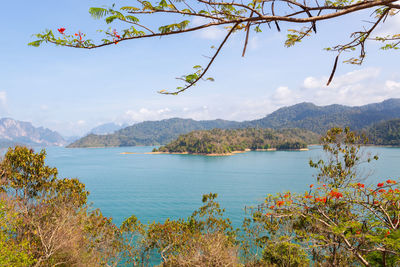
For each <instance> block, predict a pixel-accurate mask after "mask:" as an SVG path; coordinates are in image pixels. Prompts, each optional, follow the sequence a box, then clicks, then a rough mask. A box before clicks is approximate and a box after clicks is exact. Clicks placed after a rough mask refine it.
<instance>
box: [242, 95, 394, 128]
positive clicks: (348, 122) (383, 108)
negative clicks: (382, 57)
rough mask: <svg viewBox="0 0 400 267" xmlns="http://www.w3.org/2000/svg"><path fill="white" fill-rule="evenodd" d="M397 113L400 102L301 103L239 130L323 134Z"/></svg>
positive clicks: (392, 116)
mask: <svg viewBox="0 0 400 267" xmlns="http://www.w3.org/2000/svg"><path fill="white" fill-rule="evenodd" d="M399 114H400V100H399V99H388V100H386V101H383V102H381V103H374V104H368V105H364V106H359V107H349V106H342V105H329V106H316V105H314V104H312V103H300V104H296V105H293V106H289V107H283V108H280V109H278V110H277V111H275V112H273V113H271V114H269V115H268V116H266V117H264V118H262V119H259V120H253V121H248V122H245V123H243V125H241V127H242V128H244V127H260V128H273V129H284V128H301V129H307V130H310V131H313V132H315V133H318V134H321V135H323V134H325V133H326V131H328V130H329V129H331V128H332V127H346V126H348V127H350V128H351V129H352V130H362V129H365V128H368V127H369V126H371V125H372V124H374V123H378V122H380V121H383V120H391V119H395V118H399V116H400V115H399Z"/></svg>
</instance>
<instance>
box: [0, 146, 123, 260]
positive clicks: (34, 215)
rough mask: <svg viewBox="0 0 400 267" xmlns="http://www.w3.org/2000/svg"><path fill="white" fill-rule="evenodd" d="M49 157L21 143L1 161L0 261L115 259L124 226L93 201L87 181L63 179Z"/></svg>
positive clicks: (10, 150)
mask: <svg viewBox="0 0 400 267" xmlns="http://www.w3.org/2000/svg"><path fill="white" fill-rule="evenodd" d="M45 156H46V153H45V151H44V150H42V151H41V152H39V153H35V152H34V151H33V150H32V149H28V148H26V147H21V146H17V147H15V148H9V150H8V151H7V153H6V155H5V157H4V159H3V161H2V162H1V164H0V170H1V178H0V181H1V183H0V249H1V252H2V253H1V256H0V265H1V266H29V265H34V266H55V265H81V266H82V265H86V266H103V265H105V264H113V263H115V262H116V260H117V258H118V255H119V253H120V250H119V248H120V247H119V246H117V245H118V242H117V241H118V240H119V239H120V235H121V234H120V231H119V229H118V228H117V227H116V226H115V225H114V224H112V221H111V219H109V218H105V217H104V216H103V215H102V214H101V212H100V211H98V210H93V209H91V208H90V207H89V206H88V205H87V196H88V192H87V191H86V190H85V186H84V184H82V183H80V182H79V180H77V179H69V178H64V179H58V178H57V173H58V172H57V169H56V168H51V167H49V166H46V165H45Z"/></svg>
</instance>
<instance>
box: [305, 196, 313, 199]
mask: <svg viewBox="0 0 400 267" xmlns="http://www.w3.org/2000/svg"><path fill="white" fill-rule="evenodd" d="M304 197H305V198H308V199H310V198H312V195H306V196H304Z"/></svg>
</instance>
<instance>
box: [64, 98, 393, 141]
mask: <svg viewBox="0 0 400 267" xmlns="http://www.w3.org/2000/svg"><path fill="white" fill-rule="evenodd" d="M396 118H400V99H389V100H385V101H383V102H381V103H375V104H368V105H364V106H359V107H349V106H343V105H329V106H317V105H315V104H312V103H300V104H296V105H293V106H289V107H284V108H280V109H278V110H276V111H275V112H273V113H271V114H269V115H267V116H266V117H264V118H262V119H258V120H253V121H245V122H235V121H225V120H210V121H195V120H192V119H179V118H173V119H167V120H162V121H145V122H142V123H138V124H135V125H133V126H130V127H126V128H124V129H121V130H119V131H117V132H115V133H114V134H108V135H94V134H90V135H88V136H85V137H83V138H81V139H79V140H77V141H76V142H74V143H72V144H70V145H69V146H68V147H104V146H135V145H158V144H166V143H168V142H170V141H172V140H173V139H175V138H177V137H178V136H179V135H180V134H185V133H189V132H191V131H194V130H209V129H213V128H220V129H235V128H272V129H286V128H300V129H306V130H310V131H313V132H315V133H318V134H323V133H325V132H326V131H327V130H328V129H330V128H332V127H334V126H338V127H343V126H350V128H351V129H352V130H360V129H363V128H366V127H369V126H371V125H372V124H374V123H377V122H380V121H384V120H390V119H396Z"/></svg>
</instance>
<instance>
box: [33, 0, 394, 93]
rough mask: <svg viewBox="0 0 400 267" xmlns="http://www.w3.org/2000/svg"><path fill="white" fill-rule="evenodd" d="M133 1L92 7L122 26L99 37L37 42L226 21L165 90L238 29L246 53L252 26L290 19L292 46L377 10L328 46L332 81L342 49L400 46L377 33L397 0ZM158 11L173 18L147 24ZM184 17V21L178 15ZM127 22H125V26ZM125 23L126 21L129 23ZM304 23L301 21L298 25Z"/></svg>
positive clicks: (163, 31)
mask: <svg viewBox="0 0 400 267" xmlns="http://www.w3.org/2000/svg"><path fill="white" fill-rule="evenodd" d="M132 2H133V5H132V6H122V7H120V8H117V7H115V5H112V6H111V7H108V8H104V7H101V8H99V7H94V8H91V9H90V10H89V12H90V14H91V15H92V16H93V17H94V18H96V19H100V18H104V19H105V22H106V23H107V24H113V23H116V24H115V25H116V26H118V28H119V29H118V30H116V29H113V28H111V27H110V28H109V29H107V30H102V31H101V32H102V33H103V35H104V36H103V37H102V38H99V39H100V40H98V41H94V40H92V39H89V38H87V37H86V34H85V33H82V32H80V31H79V32H77V33H73V32H70V31H69V30H68V29H65V28H59V29H58V32H53V31H52V30H46V31H45V32H44V33H40V34H36V37H37V38H38V39H37V40H36V41H34V42H31V43H30V45H32V46H39V45H40V44H41V43H43V42H46V43H53V44H56V45H60V46H67V47H74V48H84V49H94V48H99V47H103V46H108V45H116V44H118V43H119V42H123V41H127V40H136V39H141V38H157V37H160V36H169V35H175V34H182V33H186V32H192V31H198V30H201V29H205V28H209V27H218V26H221V27H225V29H226V35H225V38H224V39H223V40H222V41H221V43H220V44H219V45H218V46H217V47H215V48H214V47H213V48H214V49H213V50H214V51H213V54H212V55H211V56H210V60H209V62H208V64H207V65H206V66H205V67H202V66H200V65H196V66H194V67H193V72H192V73H190V74H187V75H183V76H182V77H181V78H180V79H181V80H182V81H183V86H180V87H177V88H176V90H174V91H172V92H169V91H166V90H161V91H159V92H160V93H163V94H177V93H180V92H183V91H185V90H186V89H188V88H190V87H192V86H193V85H195V84H196V83H197V82H198V81H200V80H202V79H206V80H213V79H212V78H206V77H205V74H206V73H207V71H208V70H209V68H210V66H211V65H212V64H213V62H214V60H215V59H216V57H217V56H218V55H219V53H220V51H221V50H222V48H223V47H224V45H225V44H226V42H227V40H228V39H230V38H231V37H232V34H233V33H234V32H238V31H244V32H245V37H244V45H243V53H242V56H244V55H245V52H246V48H247V43H248V40H249V36H250V31H251V30H252V31H253V33H255V34H256V33H261V32H262V31H264V30H265V29H266V28H267V27H265V26H269V28H270V29H271V28H275V29H276V30H277V31H280V30H281V29H280V26H279V25H280V23H288V24H290V25H295V26H296V27H298V28H295V29H289V30H288V33H287V38H286V41H285V46H287V47H290V46H293V45H294V44H296V43H299V42H301V41H302V40H303V39H304V38H307V37H309V36H312V35H313V34H316V33H317V25H318V23H319V22H320V21H323V20H333V19H335V18H338V17H342V16H345V15H348V14H349V13H354V12H358V11H366V12H364V13H365V14H371V18H362V19H363V20H364V21H368V22H369V24H367V25H365V26H364V27H362V26H361V25H362V24H363V23H362V22H360V24H361V25H360V26H361V27H360V28H361V29H360V30H359V31H356V32H353V33H352V34H351V35H350V38H349V40H348V42H346V43H344V44H338V45H336V46H333V47H329V48H326V50H328V51H334V52H336V53H337V57H336V60H335V63H334V66H333V68H332V73H331V76H330V78H329V80H328V84H329V83H330V82H331V80H332V78H333V76H334V73H335V70H336V67H337V63H338V59H339V55H341V54H342V52H353V51H356V53H357V55H354V56H350V57H349V58H348V59H347V60H345V62H347V63H351V64H361V63H362V62H363V60H364V58H365V55H366V52H365V46H366V43H367V41H378V42H382V43H383V46H382V49H397V48H398V46H399V43H400V34H394V35H390V36H380V37H373V33H374V30H375V29H376V28H377V26H378V25H380V24H382V23H383V22H384V21H385V19H386V18H387V17H388V16H394V15H396V14H397V13H398V11H399V9H400V5H399V4H397V2H396V0H372V1H362V2H360V1H356V0H347V1H343V0H334V1H331V0H317V1H303V2H299V1H293V0H251V1H249V0H248V1H228V2H224V1H218V0H196V1H187V0H171V1H166V0H161V1H142V0H136V1H132ZM157 15H160V16H163V21H165V20H164V19H165V18H167V20H168V19H169V21H168V22H167V23H165V22H163V24H160V25H158V27H154V25H152V23H153V22H154V21H156V20H151V21H152V23H150V25H147V24H146V19H145V18H144V17H145V16H151V17H156V16H157ZM179 18H181V20H180V21H179V20H178V19H179ZM194 18H200V19H201V20H202V23H201V24H200V25H197V24H194V23H193V19H194ZM120 25H121V26H120ZM122 25H126V26H125V27H123V26H122ZM297 25H299V26H297Z"/></svg>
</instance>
